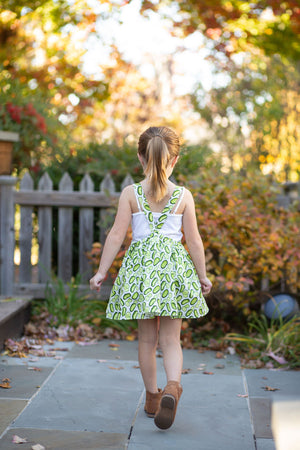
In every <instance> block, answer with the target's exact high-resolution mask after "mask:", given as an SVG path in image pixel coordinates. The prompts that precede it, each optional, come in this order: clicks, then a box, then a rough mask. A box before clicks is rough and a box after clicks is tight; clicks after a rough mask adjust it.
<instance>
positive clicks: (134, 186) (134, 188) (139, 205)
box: [133, 184, 142, 212]
mask: <svg viewBox="0 0 300 450" xmlns="http://www.w3.org/2000/svg"><path fill="white" fill-rule="evenodd" d="M133 190H134V194H135V198H136V203H137V207H138V210H139V212H142V208H141V204H140V201H139V197H138V194H137V185H136V184H134V185H133Z"/></svg>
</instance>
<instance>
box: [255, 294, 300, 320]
mask: <svg viewBox="0 0 300 450" xmlns="http://www.w3.org/2000/svg"><path fill="white" fill-rule="evenodd" d="M263 311H264V313H265V315H266V316H267V317H268V319H278V318H279V317H280V316H281V317H282V318H283V319H285V318H291V317H293V316H294V315H295V314H296V313H297V312H298V311H299V305H298V303H297V301H296V299H295V298H293V297H292V296H291V295H289V294H277V295H274V297H272V298H270V299H269V300H268V301H267V302H266V303H265V304H264V306H263Z"/></svg>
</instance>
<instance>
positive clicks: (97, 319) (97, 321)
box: [92, 317, 101, 326]
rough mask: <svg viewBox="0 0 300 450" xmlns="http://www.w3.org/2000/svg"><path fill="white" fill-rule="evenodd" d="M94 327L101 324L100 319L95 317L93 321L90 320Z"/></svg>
mask: <svg viewBox="0 0 300 450" xmlns="http://www.w3.org/2000/svg"><path fill="white" fill-rule="evenodd" d="M92 322H93V324H94V325H97V326H99V325H100V323H101V317H95V319H93V320H92Z"/></svg>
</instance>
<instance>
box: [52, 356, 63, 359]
mask: <svg viewBox="0 0 300 450" xmlns="http://www.w3.org/2000/svg"><path fill="white" fill-rule="evenodd" d="M54 359H64V357H63V356H60V355H56V356H54Z"/></svg>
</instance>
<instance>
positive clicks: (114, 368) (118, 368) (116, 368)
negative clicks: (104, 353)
mask: <svg viewBox="0 0 300 450" xmlns="http://www.w3.org/2000/svg"><path fill="white" fill-rule="evenodd" d="M108 368H109V369H112V370H122V369H124V367H122V366H121V367H113V366H108Z"/></svg>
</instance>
